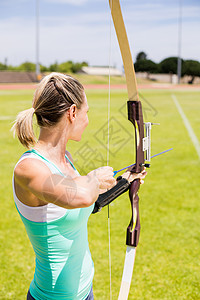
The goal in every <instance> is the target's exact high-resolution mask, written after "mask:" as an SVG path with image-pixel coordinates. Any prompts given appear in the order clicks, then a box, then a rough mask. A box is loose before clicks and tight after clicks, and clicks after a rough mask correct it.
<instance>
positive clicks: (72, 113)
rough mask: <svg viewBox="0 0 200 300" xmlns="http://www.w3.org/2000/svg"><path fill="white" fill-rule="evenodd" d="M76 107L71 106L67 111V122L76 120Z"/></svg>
mask: <svg viewBox="0 0 200 300" xmlns="http://www.w3.org/2000/svg"><path fill="white" fill-rule="evenodd" d="M76 115H77V107H76V104H72V105H71V106H70V108H69V110H68V116H69V121H70V122H73V121H75V119H76Z"/></svg>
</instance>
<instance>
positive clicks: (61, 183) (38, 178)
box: [14, 158, 115, 209]
mask: <svg viewBox="0 0 200 300" xmlns="http://www.w3.org/2000/svg"><path fill="white" fill-rule="evenodd" d="M112 176H113V172H112V168H110V167H102V168H99V169H97V170H95V171H92V172H90V173H89V174H88V175H86V176H77V177H75V178H72V177H70V176H69V177H63V176H61V175H57V174H52V173H51V171H50V170H49V168H48V167H47V166H46V165H45V164H44V163H43V162H41V161H39V160H36V159H28V158H27V159H24V160H23V161H21V162H20V163H19V164H18V165H17V167H16V168H15V171H14V179H15V184H17V185H19V186H20V187H21V188H23V189H24V190H25V191H26V192H28V195H29V194H30V202H31V198H32V197H31V196H33V195H34V196H35V197H37V198H38V199H40V200H42V201H44V202H45V203H48V202H50V203H54V204H56V205H58V206H61V207H64V208H68V209H73V208H81V207H88V206H90V205H92V204H93V203H94V202H95V201H96V199H97V198H98V196H99V188H110V187H111V186H113V184H114V181H115V180H114V179H113V178H112ZM103 178H104V179H103ZM30 206H32V203H30Z"/></svg>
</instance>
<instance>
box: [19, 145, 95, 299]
mask: <svg viewBox="0 0 200 300" xmlns="http://www.w3.org/2000/svg"><path fill="white" fill-rule="evenodd" d="M29 152H31V153H34V154H35V155H36V157H37V155H38V156H40V158H41V157H42V156H41V155H40V154H39V153H37V151H35V150H31V151H28V153H29ZM26 153H27V152H26ZM42 158H43V161H44V163H45V164H46V165H47V166H48V167H49V168H50V169H51V172H52V173H53V174H60V175H61V174H62V172H61V171H60V170H59V169H58V168H57V167H56V166H55V165H54V164H53V163H52V162H50V161H48V160H47V159H46V158H44V157H42ZM66 158H67V157H66ZM67 159H68V158H67ZM68 160H69V159H68ZM70 163H71V162H70ZM71 165H72V166H73V164H72V163H71ZM73 168H74V166H73ZM74 169H75V168H74ZM63 176H64V175H63ZM93 207H94V205H92V206H90V207H87V208H77V209H66V213H65V215H64V216H62V217H60V218H59V219H56V220H53V221H50V222H33V221H30V220H28V219H26V218H25V217H23V216H22V215H21V214H20V212H19V214H20V216H21V219H22V221H23V223H24V225H25V228H26V231H27V234H28V237H29V239H30V242H31V244H32V246H33V249H34V252H35V255H36V259H35V274H34V279H33V281H32V282H31V285H30V292H31V295H32V296H33V297H34V298H35V299H36V300H67V299H71V300H83V299H85V298H86V297H87V296H88V294H89V292H90V289H91V286H92V280H93V276H94V265H93V261H92V258H91V254H90V250H89V245H88V233H87V222H88V218H89V216H90V214H91V212H92V210H93Z"/></svg>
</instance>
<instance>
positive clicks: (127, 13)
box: [0, 0, 200, 69]
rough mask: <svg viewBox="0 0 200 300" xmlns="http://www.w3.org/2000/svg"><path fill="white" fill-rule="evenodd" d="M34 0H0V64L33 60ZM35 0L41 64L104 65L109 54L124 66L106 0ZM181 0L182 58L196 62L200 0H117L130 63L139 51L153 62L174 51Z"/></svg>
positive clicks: (199, 42)
mask: <svg viewBox="0 0 200 300" xmlns="http://www.w3.org/2000/svg"><path fill="white" fill-rule="evenodd" d="M36 1H37V0H17V1H16V0H0V62H1V63H4V62H5V60H6V59H7V64H10V65H19V64H21V63H23V62H25V61H31V62H35V61H36V17H35V16H36ZM38 1H39V15H40V17H39V61H40V63H41V64H43V65H46V66H49V65H50V64H53V63H55V62H58V63H61V62H65V61H67V60H72V61H74V62H82V61H86V62H88V63H89V65H91V66H93V65H95V66H97V65H98V66H107V65H109V57H110V65H111V66H116V67H118V68H119V69H122V60H121V55H120V51H119V47H118V43H117V40H116V35H115V31H114V27H113V24H112V23H110V10H109V4H108V0H38ZM180 3H181V4H182V39H181V57H182V58H183V59H194V60H198V61H200V0H167V1H166V0H140V1H138V0H121V6H122V12H123V16H124V21H125V25H126V29H127V33H128V38H129V42H130V47H131V52H132V56H133V60H134V61H135V58H136V55H137V54H138V53H139V52H140V51H144V52H145V53H146V54H147V58H148V59H151V60H153V61H154V62H157V63H158V62H160V61H161V60H163V59H165V58H166V57H169V56H177V55H178V20H179V7H180ZM110 24H111V25H110Z"/></svg>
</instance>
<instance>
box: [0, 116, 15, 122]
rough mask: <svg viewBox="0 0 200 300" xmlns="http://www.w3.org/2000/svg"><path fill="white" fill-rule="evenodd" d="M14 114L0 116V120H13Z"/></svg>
mask: <svg viewBox="0 0 200 300" xmlns="http://www.w3.org/2000/svg"><path fill="white" fill-rule="evenodd" d="M14 118H15V117H14V116H0V121H5V120H13V119H14Z"/></svg>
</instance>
